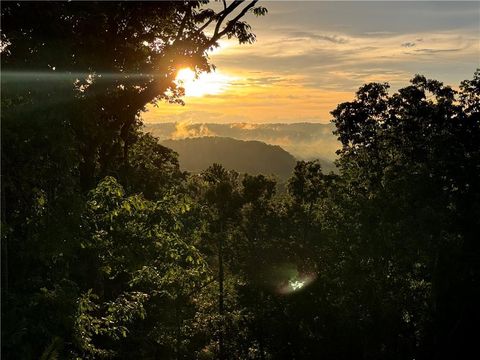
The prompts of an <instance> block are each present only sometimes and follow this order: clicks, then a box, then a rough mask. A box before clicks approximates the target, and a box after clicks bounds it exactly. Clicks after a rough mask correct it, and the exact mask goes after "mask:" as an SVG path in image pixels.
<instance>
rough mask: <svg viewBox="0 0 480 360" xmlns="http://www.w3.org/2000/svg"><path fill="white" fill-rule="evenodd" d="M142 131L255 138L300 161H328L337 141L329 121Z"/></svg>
mask: <svg viewBox="0 0 480 360" xmlns="http://www.w3.org/2000/svg"><path fill="white" fill-rule="evenodd" d="M144 130H145V131H146V132H150V133H152V134H153V135H154V136H156V137H158V138H159V139H160V140H166V139H175V140H177V139H185V138H196V137H205V136H219V137H228V138H233V139H237V140H257V141H261V142H264V143H267V144H271V145H278V146H281V147H282V149H285V150H286V151H288V152H289V153H290V154H292V155H293V156H295V158H297V159H299V160H312V159H320V160H323V161H324V162H327V163H330V165H332V164H331V163H332V162H333V160H334V159H336V157H337V156H336V154H335V151H336V150H338V149H339V147H340V144H339V142H338V140H337V137H336V136H335V135H333V133H332V132H333V130H334V127H333V125H332V124H330V123H329V124H319V123H306V122H303V123H278V124H254V123H231V124H212V123H188V122H178V123H173V122H163V123H145V128H144Z"/></svg>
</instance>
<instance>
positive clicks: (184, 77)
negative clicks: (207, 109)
mask: <svg viewBox="0 0 480 360" xmlns="http://www.w3.org/2000/svg"><path fill="white" fill-rule="evenodd" d="M233 79H234V78H233V77H231V76H227V75H223V74H220V73H219V72H210V73H206V72H202V73H200V75H199V76H198V77H197V76H196V75H195V72H194V71H193V70H192V69H190V68H183V69H181V70H179V71H178V73H177V77H176V80H175V81H176V83H177V85H178V86H181V87H183V88H184V89H185V96H186V97H201V96H205V95H218V94H221V93H223V92H225V90H226V89H227V88H228V87H229V86H230V84H231V81H232V80H233Z"/></svg>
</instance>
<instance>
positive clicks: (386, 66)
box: [143, 1, 480, 123]
mask: <svg viewBox="0 0 480 360" xmlns="http://www.w3.org/2000/svg"><path fill="white" fill-rule="evenodd" d="M264 6H266V7H267V8H268V9H269V14H268V15H267V16H266V17H264V18H258V19H257V18H247V20H249V22H250V23H251V24H252V27H253V30H254V32H255V33H256V35H257V42H256V43H254V44H253V45H238V44H236V43H235V42H234V41H233V40H232V41H230V40H228V41H222V43H221V46H220V48H219V49H216V50H215V51H214V53H212V54H211V59H212V62H213V63H214V64H215V65H216V67H217V71H216V72H215V73H214V74H205V75H202V76H201V77H200V79H199V80H197V81H193V79H191V78H190V77H189V74H188V73H186V76H187V79H184V80H185V88H186V93H187V95H186V96H185V99H184V100H185V103H186V105H185V106H180V105H172V104H166V103H161V104H158V105H159V106H158V107H153V106H151V107H149V108H148V111H147V112H146V113H144V114H143V119H144V121H145V122H172V121H174V122H216V123H232V122H235V123H236V122H255V123H264V122H303V121H310V122H322V123H326V122H328V121H329V120H330V115H329V112H330V111H331V110H333V109H334V108H335V107H336V105H337V104H338V103H340V102H343V101H348V100H351V99H352V98H353V96H354V93H355V90H356V89H357V88H358V87H359V86H361V85H362V84H364V83H366V82H370V81H382V82H384V81H386V82H389V83H390V84H391V85H392V88H393V89H394V90H395V89H397V88H399V87H401V86H405V85H407V84H408V80H409V79H410V78H412V77H413V76H414V75H415V74H416V73H422V74H424V75H426V76H428V77H431V78H436V79H438V80H440V81H444V82H445V83H448V84H450V85H453V86H456V85H458V83H459V82H460V81H461V80H463V79H465V78H471V76H472V74H473V72H474V71H475V68H476V67H478V66H479V64H480V61H479V54H480V43H479V34H480V28H479V26H480V25H479V24H480V18H479V17H480V3H460V2H455V3H454V4H452V3H448V2H439V3H436V2H435V3H433V2H418V3H417V2H408V3H399V2H394V3H392V2H368V3H367V2H357V3H348V2H321V1H317V2H298V1H296V2H291V1H282V2H278V1H277V2H272V1H267V2H265V1H264Z"/></svg>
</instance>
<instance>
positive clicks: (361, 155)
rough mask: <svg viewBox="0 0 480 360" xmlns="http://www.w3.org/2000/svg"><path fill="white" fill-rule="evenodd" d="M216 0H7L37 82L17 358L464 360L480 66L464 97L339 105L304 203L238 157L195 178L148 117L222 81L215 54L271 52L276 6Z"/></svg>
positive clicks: (6, 187) (8, 194) (372, 97)
mask: <svg viewBox="0 0 480 360" xmlns="http://www.w3.org/2000/svg"><path fill="white" fill-rule="evenodd" d="M242 4H243V7H242ZM204 5H206V2H204V1H200V2H162V3H160V4H159V3H151V2H148V3H147V2H145V3H143V2H141V3H138V4H137V3H135V4H133V3H127V2H122V3H102V2H95V3H85V4H84V3H82V4H80V3H62V4H47V5H44V4H42V6H40V5H35V4H28V3H20V4H16V3H15V4H13V3H12V4H6V5H5V6H3V7H2V40H3V39H6V40H8V42H9V44H8V46H7V48H6V49H7V50H6V52H5V57H3V56H2V66H3V65H4V64H5V69H7V70H9V71H12V70H16V69H20V68H22V67H23V66H27V65H28V66H31V69H32V70H36V71H37V70H38V71H39V73H38V74H35V76H32V79H33V80H29V81H23V82H22V81H18V79H19V78H18V74H16V75H15V76H17V78H16V77H15V76H13V78H12V77H11V74H10V75H9V76H6V77H5V78H4V77H3V76H2V174H4V177H3V178H2V355H4V356H5V357H7V358H18V359H31V358H41V359H57V358H62V359H63V358H65V359H79V358H82V359H98V358H124V359H127V358H128V359H131V358H138V359H154V358H162V359H194V358H200V359H214V358H220V359H226V358H229V359H316V358H326V359H339V358H340V359H351V358H368V359H398V358H402V359H403V358H405V359H407V358H408V359H411V358H416V359H431V358H456V357H464V356H463V355H464V353H467V351H471V350H472V349H474V345H475V344H476V343H475V341H476V339H475V336H476V334H477V332H478V331H477V328H478V318H479V309H478V303H479V301H480V293H479V289H480V286H479V280H478V279H480V268H479V262H478V259H479V258H480V248H479V243H478V228H479V227H480V223H479V219H480V148H479V146H478V145H479V144H480V115H479V114H480V113H479V111H480V106H479V102H480V98H479V93H480V87H479V84H480V72H479V71H477V72H476V73H475V74H474V77H473V79H472V80H466V81H464V82H462V84H461V85H460V88H459V91H456V90H453V89H452V88H450V87H448V86H445V85H443V84H442V83H440V82H438V81H435V80H430V79H426V78H425V77H423V76H420V75H418V76H416V77H415V78H414V79H412V81H411V85H410V86H407V87H405V88H403V89H400V90H398V92H396V93H395V94H392V95H390V94H389V92H388V88H389V87H388V84H378V83H372V84H366V85H364V86H362V87H361V88H360V89H359V90H358V92H357V94H356V97H355V99H354V100H353V101H351V102H347V103H343V104H340V105H339V106H338V107H337V108H336V109H335V110H334V111H333V112H332V115H333V123H334V124H335V126H336V135H337V136H338V138H339V140H340V142H341V144H342V148H341V149H340V150H339V153H338V155H339V159H338V167H339V169H340V173H339V174H332V173H330V174H325V173H324V172H323V171H322V168H321V166H320V165H319V163H318V162H315V161H311V162H298V163H297V165H296V167H295V170H294V173H293V176H292V177H291V179H290V181H289V183H288V192H287V193H286V194H280V195H279V194H278V191H277V184H276V183H275V181H274V180H272V179H270V178H268V177H266V176H264V175H240V174H239V173H237V172H235V171H228V170H226V169H225V168H223V167H222V166H220V165H218V164H214V165H212V166H211V167H209V168H208V169H206V170H205V171H203V172H202V173H201V174H200V175H189V174H184V173H181V172H180V171H179V164H178V160H177V156H176V154H175V153H174V152H173V151H171V150H169V149H167V148H165V147H163V146H161V145H160V144H159V143H158V142H157V140H156V139H155V138H154V137H152V136H150V135H147V134H143V133H141V131H140V124H139V120H138V114H139V112H140V111H141V110H142V108H143V106H144V105H145V104H147V103H148V102H150V101H155V100H158V99H166V100H169V101H173V102H175V101H179V100H180V98H179V97H180V96H181V94H182V90H181V89H178V88H177V87H176V86H175V85H173V84H172V82H173V79H174V75H175V71H176V68H177V67H178V66H187V65H189V66H192V67H193V68H195V69H196V70H197V71H201V70H208V69H210V68H211V64H210V63H209V60H208V57H207V52H206V51H207V50H208V49H211V48H212V47H215V46H216V44H217V40H218V39H219V38H221V37H222V36H227V37H237V38H238V40H239V41H240V42H251V41H253V40H254V35H253V34H252V33H251V31H250V27H249V26H248V24H246V23H244V22H243V21H241V18H242V16H243V15H245V13H247V12H251V13H253V14H254V15H264V14H265V13H266V10H265V9H264V8H262V7H257V6H256V1H252V2H247V3H242V2H240V1H235V2H232V3H230V4H228V5H227V4H226V3H225V6H224V9H223V10H220V11H218V12H215V11H214V10H212V9H209V8H206V7H205V6H204ZM236 9H237V11H239V14H240V17H238V15H237V16H235V17H233V18H231V16H233V14H234V10H236ZM39 13H41V14H42V15H43V16H38V14H39ZM229 16H230V20H229ZM53 20H56V21H53ZM209 25H211V26H213V32H214V33H213V35H212V36H210V35H207V34H206V33H205V32H204V30H205V29H206V28H207V27H208V26H209ZM145 42H146V43H145ZM152 44H154V45H155V46H152ZM2 55H3V54H2ZM72 55H73V56H72ZM4 59H5V60H4ZM53 66H55V67H56V68H58V70H60V69H61V70H62V71H63V70H65V72H66V73H65V74H64V75H65V76H66V78H62V79H63V80H61V81H60V80H58V79H57V77H56V76H57V73H56V72H55V71H58V70H54V69H53ZM43 72H48V76H44V75H45V74H44V73H43ZM84 72H85V73H84ZM154 74H162V75H161V76H156V75H154ZM30 75H32V74H30ZM30 75H29V76H30ZM74 78H78V81H74V80H75V79H74ZM55 79H57V80H55ZM159 79H160V80H159ZM4 85H5V86H4ZM4 89H5V91H4ZM152 89H153V90H152Z"/></svg>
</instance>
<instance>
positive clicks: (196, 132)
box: [169, 121, 216, 140]
mask: <svg viewBox="0 0 480 360" xmlns="http://www.w3.org/2000/svg"><path fill="white" fill-rule="evenodd" d="M215 135H216V134H215V133H214V132H213V131H211V130H210V129H209V128H208V127H207V126H206V125H205V124H200V125H199V126H195V127H193V126H192V123H189V122H187V121H182V122H179V123H176V124H175V131H174V132H172V133H171V134H170V136H169V138H171V139H174V140H178V139H185V138H190V137H203V136H215Z"/></svg>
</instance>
